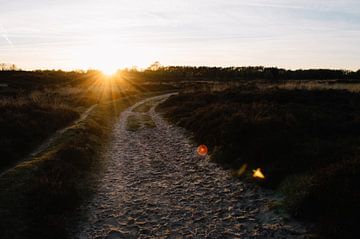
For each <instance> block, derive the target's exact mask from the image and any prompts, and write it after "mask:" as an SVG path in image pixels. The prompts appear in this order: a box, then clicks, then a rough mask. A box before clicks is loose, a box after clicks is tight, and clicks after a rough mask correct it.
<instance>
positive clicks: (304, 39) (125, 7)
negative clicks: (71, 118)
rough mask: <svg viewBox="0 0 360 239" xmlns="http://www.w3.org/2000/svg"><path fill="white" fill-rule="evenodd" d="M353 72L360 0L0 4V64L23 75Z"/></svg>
mask: <svg viewBox="0 0 360 239" xmlns="http://www.w3.org/2000/svg"><path fill="white" fill-rule="evenodd" d="M157 60H158V61H160V62H161V63H162V64H164V65H210V66H213V65H219V66H244V65H246V66H247V65H264V66H277V67H284V68H292V69H294V68H343V69H353V70H355V69H359V68H360V1H359V0H343V1H334V0H317V1H310V0H293V1H291V0H272V1H269V0H252V1H245V0H143V1H140V0H102V1H100V0H98V1H95V0H71V1H70V0H62V1H56V0H9V1H4V0H0V62H9V63H15V64H17V65H19V66H20V67H22V68H26V69H35V68H51V69H53V68H55V69H57V68H63V69H76V68H85V69H86V68H89V67H92V68H100V69H108V70H110V69H113V68H116V67H124V66H132V65H138V66H140V67H144V66H147V65H149V64H150V63H151V62H154V61H157Z"/></svg>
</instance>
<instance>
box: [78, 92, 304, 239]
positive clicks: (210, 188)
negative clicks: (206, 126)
mask: <svg viewBox="0 0 360 239" xmlns="http://www.w3.org/2000/svg"><path fill="white" fill-rule="evenodd" d="M170 95H171V94H167V95H162V96H157V97H153V98H149V99H146V100H143V101H141V102H139V103H137V104H135V105H134V106H132V107H130V108H128V109H127V110H126V111H124V112H123V113H122V114H121V116H120V120H119V123H118V124H117V125H116V127H115V129H114V132H113V133H114V138H113V142H112V143H111V145H110V146H109V149H108V150H107V152H106V154H105V155H104V157H105V162H106V163H105V172H104V175H103V176H102V177H101V178H100V182H99V185H100V186H99V188H98V192H97V194H96V196H95V198H94V199H93V200H92V201H91V202H89V203H88V204H87V205H86V206H85V209H84V210H85V211H87V212H88V215H87V221H85V222H82V223H81V224H80V225H79V227H78V229H77V230H76V231H77V233H76V236H75V237H76V238H112V239H115V238H305V236H304V235H305V233H306V230H305V228H304V227H303V226H302V225H301V224H299V223H297V222H295V221H292V220H291V219H289V218H287V219H285V218H284V215H282V216H281V215H279V214H276V213H275V212H273V211H272V210H271V209H270V208H271V205H273V204H274V201H276V198H275V197H274V196H272V195H271V194H270V192H266V191H264V190H262V189H259V188H258V187H256V186H255V185H252V184H246V183H244V182H241V181H240V180H237V179H234V178H233V177H231V175H230V174H229V172H227V171H224V170H222V169H221V168H219V167H218V166H216V165H215V164H213V163H211V162H210V161H209V160H208V159H204V158H201V157H199V156H197V155H196V153H195V152H196V147H195V146H194V145H192V144H191V142H190V141H189V140H188V139H187V137H186V136H185V134H184V131H183V129H180V128H178V127H175V126H172V125H169V124H168V123H167V122H165V121H164V120H163V119H162V118H161V117H160V116H159V114H157V113H156V112H155V111H154V108H155V105H154V106H153V107H152V108H151V109H150V110H149V112H147V113H145V114H147V115H149V116H151V118H152V119H153V121H154V123H155V124H156V127H155V128H141V129H139V130H138V131H135V132H133V131H128V130H126V121H127V118H128V117H129V116H131V115H136V114H144V113H139V112H134V111H133V109H135V108H136V107H138V106H139V105H141V104H144V103H147V102H149V101H154V100H161V101H162V100H165V99H166V98H167V97H169V96H170ZM158 103H159V102H157V104H158Z"/></svg>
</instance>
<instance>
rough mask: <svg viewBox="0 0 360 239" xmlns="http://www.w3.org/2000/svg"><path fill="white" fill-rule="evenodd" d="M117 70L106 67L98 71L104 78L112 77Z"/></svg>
mask: <svg viewBox="0 0 360 239" xmlns="http://www.w3.org/2000/svg"><path fill="white" fill-rule="evenodd" d="M118 69H119V68H117V67H115V66H108V67H103V68H101V69H100V70H101V72H102V73H103V74H104V75H106V76H113V75H115V73H116V72H117V70H118Z"/></svg>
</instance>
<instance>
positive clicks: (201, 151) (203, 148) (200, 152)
mask: <svg viewBox="0 0 360 239" xmlns="http://www.w3.org/2000/svg"><path fill="white" fill-rule="evenodd" d="M196 152H197V153H198V155H200V156H206V155H207V154H208V147H207V146H206V145H205V144H201V145H199V147H198V148H197V150H196Z"/></svg>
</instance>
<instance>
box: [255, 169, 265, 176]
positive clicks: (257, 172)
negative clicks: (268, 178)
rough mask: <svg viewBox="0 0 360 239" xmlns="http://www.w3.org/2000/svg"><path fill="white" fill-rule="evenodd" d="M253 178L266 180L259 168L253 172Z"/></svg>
mask: <svg viewBox="0 0 360 239" xmlns="http://www.w3.org/2000/svg"><path fill="white" fill-rule="evenodd" d="M253 173H254V174H253V177H254V178H260V179H265V175H264V174H263V173H262V172H261V169H260V168H258V169H256V170H253Z"/></svg>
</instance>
